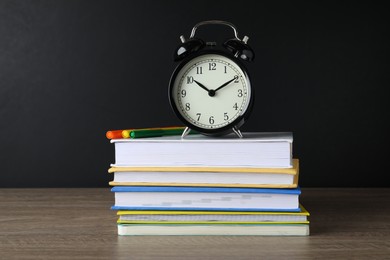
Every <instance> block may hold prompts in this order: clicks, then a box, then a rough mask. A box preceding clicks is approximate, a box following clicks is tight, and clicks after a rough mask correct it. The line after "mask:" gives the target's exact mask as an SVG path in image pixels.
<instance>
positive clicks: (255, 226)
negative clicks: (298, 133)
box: [109, 132, 309, 236]
mask: <svg viewBox="0 0 390 260" xmlns="http://www.w3.org/2000/svg"><path fill="white" fill-rule="evenodd" d="M159 135H162V136H155V137H152V136H153V135H152V134H147V135H145V136H143V137H144V138H117V139H112V140H111V142H112V143H113V144H114V145H115V163H114V164H112V165H111V168H110V169H109V173H111V174H113V179H112V181H111V182H110V185H111V186H113V188H112V190H111V191H112V192H113V193H114V194H115V205H113V206H112V209H113V210H116V211H117V214H118V216H119V219H118V221H117V226H118V234H119V235H264V236H265V235H275V236H285V235H288V236H306V235H309V221H308V216H309V213H308V212H307V211H306V209H305V208H304V207H303V206H302V205H301V204H300V201H299V197H300V194H301V190H300V188H299V186H298V178H299V160H298V159H294V158H293V156H292V154H293V153H292V142H293V137H292V133H290V132H273V133H264V132H257V133H243V136H244V138H237V136H235V135H233V134H232V135H226V136H223V137H208V136H204V135H199V134H193V135H188V136H186V137H185V138H181V136H180V135H169V134H168V135H165V134H162V133H160V134H159ZM140 137H141V136H140Z"/></svg>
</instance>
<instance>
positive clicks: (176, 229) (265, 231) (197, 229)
mask: <svg viewBox="0 0 390 260" xmlns="http://www.w3.org/2000/svg"><path fill="white" fill-rule="evenodd" d="M118 235H124V236H125V235H132V236H135V235H142V236H145V235H153V236H159V235H165V236H167V235H168V236H169V235H171V236H175V235H180V236H183V235H192V236H194V235H197V236H212V235H214V236H215V235H217V236H229V235H231V236H308V235H309V225H308V224H254V225H252V224H248V225H246V224H238V225H237V224H209V225H207V224H119V225H118Z"/></svg>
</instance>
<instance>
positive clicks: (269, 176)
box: [109, 159, 299, 188]
mask: <svg viewBox="0 0 390 260" xmlns="http://www.w3.org/2000/svg"><path fill="white" fill-rule="evenodd" d="M109 172H110V173H113V174H114V178H113V181H111V182H110V183H109V184H110V185H112V186H123V185H126V186H129V185H130V186H201V187H247V188H296V187H297V186H298V176H299V160H298V159H293V167H292V168H244V167H241V168H239V167H150V166H144V167H112V168H110V169H109Z"/></svg>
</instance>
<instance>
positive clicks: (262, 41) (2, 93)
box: [0, 0, 390, 187]
mask: <svg viewBox="0 0 390 260" xmlns="http://www.w3.org/2000/svg"><path fill="white" fill-rule="evenodd" d="M385 10H386V8H385V7H384V6H382V5H379V4H371V3H370V4H368V3H366V4H357V3H337V4H330V3H315V2H311V3H305V4H301V3H296V2H286V3H279V2H277V3H276V2H275V3H274V2H272V1H271V2H252V1H238V2H237V1H219V0H214V1H210V0H207V1H204V0H197V1H148V0H143V1H108V0H107V1H87V0H77V1H62V0H56V1H19V0H12V1H7V0H6V1H4V0H3V1H0V122H1V123H0V124H1V127H0V156H1V157H0V158H1V159H0V162H1V171H2V173H1V174H0V186H1V187H108V181H109V180H111V178H112V176H110V175H109V174H108V173H107V169H108V167H109V165H110V163H112V162H113V158H114V149H113V145H112V144H110V143H109V141H108V140H107V139H106V138H105V132H106V131H107V130H111V129H123V128H138V127H152V126H166V125H177V124H180V122H179V121H178V119H176V117H175V116H174V114H173V112H172V110H171V108H170V105H169V103H168V97H167V88H168V82H169V78H170V75H171V73H172V71H173V69H174V68H175V66H176V64H175V63H174V62H173V51H174V49H175V48H176V46H177V45H178V44H179V43H180V40H179V36H180V35H182V34H183V35H185V36H187V37H188V36H189V34H190V31H191V29H192V27H193V26H194V25H195V24H196V23H198V22H200V21H204V20H210V19H218V20H225V21H229V22H231V23H233V24H234V25H235V26H236V27H237V28H238V32H239V35H240V36H244V35H247V36H249V41H248V43H249V44H250V45H251V46H252V48H253V49H254V51H255V52H256V60H255V61H254V62H253V63H250V64H248V67H249V71H250V73H251V77H252V81H253V84H254V87H255V89H256V97H255V98H256V103H255V106H254V110H253V113H252V115H251V117H250V118H249V120H248V122H247V123H246V124H245V125H244V126H243V128H242V130H243V131H292V132H293V133H294V144H293V145H294V149H293V150H294V157H296V158H299V159H300V162H301V179H300V184H301V186H302V187H329V186H336V187H367V186H370V187H383V186H389V183H388V182H385V179H387V176H386V175H387V162H388V156H387V153H388V152H387V149H388V147H389V138H388V130H389V127H388V120H389V118H390V116H389V111H390V109H389V102H388V97H389V96H388V94H387V93H388V91H387V89H388V87H389V73H388V71H389V46H390V44H389V40H388V37H387V36H388V31H387V30H388V26H389V21H388V14H387V13H386V12H385ZM198 33H199V37H202V38H205V39H206V40H210V41H216V42H217V43H222V42H224V41H225V40H226V39H228V38H231V37H232V32H231V31H230V30H229V29H228V28H227V29H223V28H220V27H209V28H207V29H206V28H204V29H199V31H198Z"/></svg>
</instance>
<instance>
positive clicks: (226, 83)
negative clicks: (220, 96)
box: [215, 76, 237, 92]
mask: <svg viewBox="0 0 390 260" xmlns="http://www.w3.org/2000/svg"><path fill="white" fill-rule="evenodd" d="M236 79H237V76H234V78H233V79H231V80H229V81H228V82H225V83H223V84H222V85H221V86H219V87H218V88H216V89H215V92H217V91H218V90H220V89H221V88H223V87H226V86H227V85H229V84H230V83H231V82H232V81H234V80H236Z"/></svg>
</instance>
